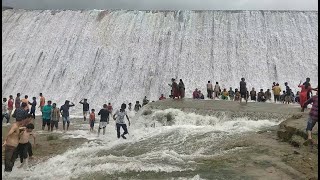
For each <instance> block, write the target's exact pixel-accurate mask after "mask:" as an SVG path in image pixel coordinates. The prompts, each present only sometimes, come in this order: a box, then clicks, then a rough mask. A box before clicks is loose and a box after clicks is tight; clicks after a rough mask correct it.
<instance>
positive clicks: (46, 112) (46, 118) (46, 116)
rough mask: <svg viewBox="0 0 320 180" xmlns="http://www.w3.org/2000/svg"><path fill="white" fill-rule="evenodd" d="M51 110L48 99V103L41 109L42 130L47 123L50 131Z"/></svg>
mask: <svg viewBox="0 0 320 180" xmlns="http://www.w3.org/2000/svg"><path fill="white" fill-rule="evenodd" d="M51 110H52V106H51V101H48V104H47V105H46V106H44V107H43V109H42V130H44V128H45V127H46V125H47V127H48V131H50V121H51Z"/></svg>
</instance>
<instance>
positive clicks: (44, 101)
mask: <svg viewBox="0 0 320 180" xmlns="http://www.w3.org/2000/svg"><path fill="white" fill-rule="evenodd" d="M45 105H46V98H44V97H43V95H42V93H40V105H39V107H40V111H41V112H42V109H43V107H44V106H45Z"/></svg>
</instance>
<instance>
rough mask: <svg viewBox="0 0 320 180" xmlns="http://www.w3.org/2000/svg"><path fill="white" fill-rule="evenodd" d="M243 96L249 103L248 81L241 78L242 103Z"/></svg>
mask: <svg viewBox="0 0 320 180" xmlns="http://www.w3.org/2000/svg"><path fill="white" fill-rule="evenodd" d="M242 98H244V99H245V100H246V104H247V103H248V96H247V83H246V82H245V79H244V78H241V81H240V103H241V102H242Z"/></svg>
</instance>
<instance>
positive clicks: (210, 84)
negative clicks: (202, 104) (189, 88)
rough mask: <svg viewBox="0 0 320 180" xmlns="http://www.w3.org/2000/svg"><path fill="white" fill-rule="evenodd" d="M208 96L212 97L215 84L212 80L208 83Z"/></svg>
mask: <svg viewBox="0 0 320 180" xmlns="http://www.w3.org/2000/svg"><path fill="white" fill-rule="evenodd" d="M207 93H208V94H207V98H210V99H212V93H213V86H212V83H211V82H210V81H208V84H207Z"/></svg>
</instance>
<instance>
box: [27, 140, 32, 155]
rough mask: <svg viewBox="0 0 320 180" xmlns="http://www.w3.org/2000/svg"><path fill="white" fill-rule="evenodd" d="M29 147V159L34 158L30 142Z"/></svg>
mask: <svg viewBox="0 0 320 180" xmlns="http://www.w3.org/2000/svg"><path fill="white" fill-rule="evenodd" d="M27 147H28V155H29V158H32V155H33V153H32V145H31V143H30V142H29V141H28V143H27Z"/></svg>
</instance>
